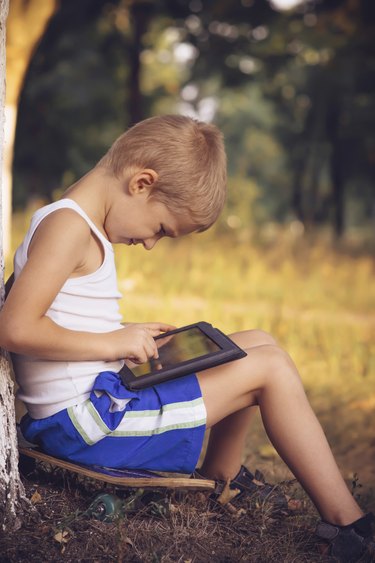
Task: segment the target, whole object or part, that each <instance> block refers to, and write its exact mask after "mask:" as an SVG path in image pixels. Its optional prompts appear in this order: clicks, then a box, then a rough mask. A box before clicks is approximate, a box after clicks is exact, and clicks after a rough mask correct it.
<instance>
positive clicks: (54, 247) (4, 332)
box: [0, 210, 170, 362]
mask: <svg viewBox="0 0 375 563" xmlns="http://www.w3.org/2000/svg"><path fill="white" fill-rule="evenodd" d="M91 236H92V235H91V231H90V228H89V226H88V225H87V224H86V222H85V221H84V220H83V219H82V218H81V217H79V215H77V214H76V213H74V212H72V211H71V210H60V211H58V212H55V213H53V214H51V215H50V216H48V217H46V219H44V220H43V221H42V223H41V225H40V226H39V227H38V229H37V231H36V233H35V235H34V237H33V240H32V244H31V245H30V249H29V257H28V261H27V263H26V264H25V267H24V268H23V270H22V272H21V273H20V275H19V277H18V278H17V280H16V281H15V282H14V285H13V287H12V290H11V291H10V293H9V296H8V298H7V300H6V302H5V304H4V307H3V309H2V310H1V312H0V346H2V347H4V348H6V349H7V350H9V351H11V352H16V353H21V354H26V355H30V356H34V357H37V358H43V359H50V360H60V361H85V360H107V361H112V360H117V359H122V358H131V359H132V360H133V361H136V362H142V361H146V360H147V359H148V358H149V357H154V356H155V357H156V356H157V349H156V345H155V342H154V340H153V338H152V337H153V336H157V335H158V334H160V333H161V332H163V331H164V330H168V329H169V328H170V327H169V325H163V324H161V323H149V324H145V325H131V326H129V327H126V328H122V329H119V330H116V331H112V332H109V333H103V334H101V333H99V334H98V333H91V332H78V331H72V330H68V329H65V328H63V327H61V326H60V325H58V324H56V323H54V322H53V321H52V320H51V319H50V318H49V317H47V316H46V311H47V310H48V309H49V307H50V305H51V303H52V302H53V300H54V299H55V297H56V295H57V294H58V292H59V291H60V289H61V287H62V286H63V285H64V283H65V281H66V280H67V279H68V278H69V277H71V276H79V275H83V274H82V272H85V260H86V256H87V252H88V248H89V244H90V237H91Z"/></svg>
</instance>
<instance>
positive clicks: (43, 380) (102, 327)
mask: <svg viewBox="0 0 375 563" xmlns="http://www.w3.org/2000/svg"><path fill="white" fill-rule="evenodd" d="M58 209H72V210H74V211H76V212H77V213H78V214H79V215H80V216H81V217H82V218H83V219H84V220H85V221H86V222H87V223H88V224H89V226H90V229H91V231H92V232H93V233H94V234H95V236H96V237H97V238H98V240H99V241H100V243H101V244H102V246H103V250H104V259H103V263H102V265H101V266H100V268H99V269H98V270H96V271H95V272H93V273H91V274H88V275H86V276H81V277H77V278H69V279H68V280H67V281H66V282H65V284H64V285H63V287H62V288H61V290H60V293H58V295H57V296H56V298H55V300H54V301H53V303H52V304H51V307H50V308H49V310H48V311H47V313H46V315H47V316H48V317H50V318H51V319H52V320H53V321H54V322H55V323H56V324H58V325H60V326H63V327H64V328H67V329H70V330H77V331H85V332H110V331H112V330H117V329H119V328H122V325H121V316H120V313H119V306H118V299H119V298H120V297H121V294H120V293H119V291H118V288H117V280H116V268H115V261H114V253H113V248H112V245H111V243H110V242H109V241H108V240H107V239H106V238H105V237H104V236H103V234H102V233H101V232H100V231H99V230H98V228H97V227H96V226H95V225H94V223H93V222H92V221H91V219H89V217H88V216H87V215H86V213H85V212H84V211H83V209H81V208H80V206H79V205H78V204H77V203H76V202H75V201H73V200H71V199H62V200H60V201H57V202H56V203H52V204H50V205H47V206H45V207H42V208H41V209H39V210H38V211H37V212H36V213H35V215H34V216H33V217H32V220H31V225H30V228H29V230H28V232H27V234H26V237H25V239H24V241H23V243H22V244H21V246H19V248H18V249H17V251H16V254H15V257H14V274H15V277H16V278H17V276H18V275H19V273H20V271H21V270H22V268H23V267H24V265H25V263H26V261H27V253H28V248H29V244H30V241H31V239H32V237H33V235H34V233H35V230H36V229H37V227H38V225H39V224H40V223H41V221H43V219H44V218H45V217H47V215H49V214H50V213H53V212H54V211H56V210H58ZM12 359H13V364H14V371H15V376H16V380H17V383H18V385H19V390H18V392H17V395H18V398H19V399H21V400H22V401H23V402H24V403H25V404H26V407H27V409H28V411H29V414H30V416H31V417H32V418H45V417H47V416H51V415H52V414H55V413H56V412H58V411H60V410H62V409H65V408H67V407H69V406H72V405H77V404H79V403H82V402H83V401H85V400H86V399H87V398H88V397H89V395H90V391H91V388H92V386H93V383H94V380H95V378H96V376H97V375H98V373H100V372H101V371H105V370H110V371H116V372H117V371H119V370H120V369H121V367H122V365H123V362H122V361H115V362H105V361H91V362H89V361H87V362H61V361H51V360H40V359H38V358H32V357H28V356H23V355H20V354H12Z"/></svg>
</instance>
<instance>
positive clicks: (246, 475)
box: [192, 465, 288, 511]
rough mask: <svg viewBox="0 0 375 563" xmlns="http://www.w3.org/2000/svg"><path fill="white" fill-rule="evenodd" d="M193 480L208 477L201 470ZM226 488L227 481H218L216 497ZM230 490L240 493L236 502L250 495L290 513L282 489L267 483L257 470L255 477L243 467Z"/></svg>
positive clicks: (232, 481) (231, 482)
mask: <svg viewBox="0 0 375 563" xmlns="http://www.w3.org/2000/svg"><path fill="white" fill-rule="evenodd" d="M192 478H193V479H205V478H206V477H205V476H204V475H203V474H202V473H200V471H199V469H198V470H197V469H196V470H195V471H194V473H193V474H192ZM225 486H226V481H223V480H220V479H218V480H216V489H215V493H214V495H215V496H216V495H218V496H219V495H220V494H221V493H222V492H223V491H224V488H225ZM229 488H230V489H232V490H235V489H237V490H238V491H239V493H238V494H237V495H236V496H235V499H236V500H237V499H240V498H243V497H244V496H247V495H248V496H249V497H254V499H257V500H259V501H260V502H262V503H263V502H269V503H270V504H271V505H273V507H274V508H275V509H276V510H282V511H288V500H287V497H286V496H285V494H284V493H283V492H282V491H281V489H280V487H279V486H278V485H270V484H269V483H266V482H265V479H264V476H263V474H262V473H261V472H260V471H258V470H256V471H255V475H253V473H251V471H249V469H247V467H245V466H244V465H241V468H240V470H239V472H238V473H237V475H236V476H235V477H234V478H233V479H232V480H231V481H230V483H229Z"/></svg>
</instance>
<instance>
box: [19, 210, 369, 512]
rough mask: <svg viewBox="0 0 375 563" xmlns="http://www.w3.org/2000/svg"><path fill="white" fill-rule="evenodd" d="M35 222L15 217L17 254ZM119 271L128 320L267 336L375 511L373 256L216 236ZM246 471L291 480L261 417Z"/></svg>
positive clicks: (165, 246)
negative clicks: (290, 365)
mask: <svg viewBox="0 0 375 563" xmlns="http://www.w3.org/2000/svg"><path fill="white" fill-rule="evenodd" d="M29 215H30V212H28V213H25V214H16V215H15V216H14V220H13V227H14V235H13V239H14V243H15V244H17V242H18V241H19V240H20V239H21V236H22V234H23V233H24V231H25V229H26V226H27V223H28V220H29ZM116 261H117V267H118V280H119V287H120V290H121V292H122V293H123V299H122V301H121V311H122V313H123V316H124V319H125V320H129V321H148V320H160V321H166V322H171V323H173V324H175V325H177V326H180V325H183V324H188V323H191V322H194V321H197V320H206V321H209V322H211V323H212V324H213V325H215V326H217V327H220V328H221V329H222V330H223V331H225V332H227V333H231V332H234V331H237V330H242V329H245V328H261V329H263V330H266V331H269V332H271V333H272V334H273V335H274V336H275V337H276V338H277V339H278V340H279V342H280V343H281V345H282V346H283V347H285V348H286V349H287V350H288V351H289V353H290V354H291V356H292V357H293V359H294V361H295V362H296V364H297V366H298V367H299V369H300V373H301V376H302V379H303V381H304V383H305V386H306V389H307V393H308V395H309V398H310V400H311V402H312V405H313V407H314V409H315V411H316V413H317V414H318V417H319V419H320V421H321V423H322V424H323V426H324V429H325V431H326V433H327V435H328V438H329V441H330V443H331V446H332V448H333V450H334V452H335V454H336V456H337V459H338V461H339V464H340V467H341V469H342V471H343V474H344V476H345V478H346V479H348V480H349V481H354V482H355V485H354V487H355V489H356V491H355V493H356V494H360V495H361V497H362V502H363V503H364V505H365V506H367V507H368V508H371V507H372V509H375V494H374V492H375V436H374V428H375V369H374V347H375V343H374V327H375V314H374V311H375V285H374V283H373V274H374V261H373V258H372V257H371V255H370V254H369V253H368V254H366V253H359V252H358V251H357V252H354V251H353V250H352V251H349V249H348V248H346V249H344V248H341V249H340V248H336V249H334V248H333V245H332V244H331V243H330V242H329V241H328V240H325V239H324V238H323V236H321V238H320V239H319V240H317V239H315V240H310V241H308V240H307V239H306V238H298V237H297V238H296V236H295V235H293V233H291V232H290V231H286V230H282V229H280V228H274V230H273V231H272V232H268V233H266V234H265V235H264V236H263V238H262V240H257V241H254V240H251V238H250V239H249V238H247V240H242V241H241V240H240V238H238V237H237V238H236V237H235V236H234V235H230V234H227V235H226V236H224V235H218V234H216V233H215V230H212V231H209V232H207V233H203V234H200V235H192V236H190V237H187V238H184V239H180V240H168V239H165V240H162V241H161V242H159V243H158V245H157V246H156V247H155V248H154V249H153V251H152V252H147V251H145V250H144V249H143V248H141V247H140V246H139V247H131V248H122V247H120V246H118V247H116ZM8 270H10V265H8ZM245 461H246V462H247V463H248V464H249V466H250V467H253V468H254V467H259V468H260V469H262V470H263V471H264V472H265V473H266V475H267V476H268V477H269V478H275V479H278V480H281V479H284V478H287V477H288V472H287V470H286V468H285V466H284V464H283V463H282V462H281V460H280V459H279V457H278V456H277V454H276V452H275V451H274V450H273V448H272V446H271V445H270V444H269V442H268V440H267V437H266V436H265V434H264V432H263V430H262V428H261V423H260V420H259V418H258V417H257V416H256V417H255V419H254V426H253V429H252V431H251V432H250V433H249V440H248V445H247V451H246V460H245ZM360 485H361V486H360Z"/></svg>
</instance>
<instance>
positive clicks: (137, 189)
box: [128, 168, 159, 195]
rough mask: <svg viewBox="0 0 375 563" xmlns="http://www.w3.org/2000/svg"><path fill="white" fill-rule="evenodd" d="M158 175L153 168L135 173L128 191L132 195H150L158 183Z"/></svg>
mask: <svg viewBox="0 0 375 563" xmlns="http://www.w3.org/2000/svg"><path fill="white" fill-rule="evenodd" d="M158 178H159V176H158V173H157V172H155V170H153V169H152V168H144V169H142V170H138V172H135V173H134V174H133V176H132V177H131V178H130V180H129V184H128V189H129V194H130V195H137V194H144V195H149V194H150V193H151V191H152V189H153V188H154V186H155V184H156V182H157V181H158Z"/></svg>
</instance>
